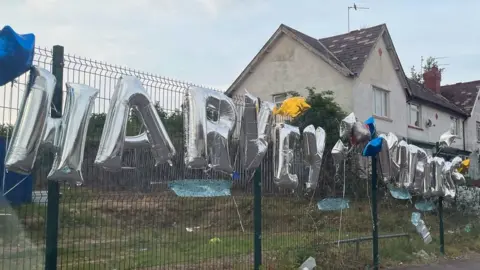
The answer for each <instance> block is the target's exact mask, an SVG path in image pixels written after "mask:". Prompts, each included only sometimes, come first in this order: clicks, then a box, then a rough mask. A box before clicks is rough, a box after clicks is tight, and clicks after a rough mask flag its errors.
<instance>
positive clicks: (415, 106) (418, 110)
mask: <svg viewBox="0 0 480 270" xmlns="http://www.w3.org/2000/svg"><path fill="white" fill-rule="evenodd" d="M413 111H415V112H416V114H417V120H416V122H417V123H415V122H414V123H412V112H413ZM408 125H409V126H412V127H418V128H421V127H422V107H421V106H420V105H419V104H416V103H409V104H408Z"/></svg>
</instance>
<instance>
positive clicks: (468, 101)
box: [440, 81, 480, 113]
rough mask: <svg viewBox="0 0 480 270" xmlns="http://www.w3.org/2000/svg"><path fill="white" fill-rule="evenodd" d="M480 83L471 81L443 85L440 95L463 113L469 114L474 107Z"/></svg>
mask: <svg viewBox="0 0 480 270" xmlns="http://www.w3.org/2000/svg"><path fill="white" fill-rule="evenodd" d="M478 87H480V81H471V82H464V83H456V84H450V85H444V86H442V87H441V88H440V91H441V92H442V95H443V96H444V97H445V98H447V99H448V100H450V102H452V103H454V104H455V105H457V106H458V107H461V108H463V110H464V111H466V112H468V113H471V112H472V109H473V106H474V105H475V99H476V98H477V94H478Z"/></svg>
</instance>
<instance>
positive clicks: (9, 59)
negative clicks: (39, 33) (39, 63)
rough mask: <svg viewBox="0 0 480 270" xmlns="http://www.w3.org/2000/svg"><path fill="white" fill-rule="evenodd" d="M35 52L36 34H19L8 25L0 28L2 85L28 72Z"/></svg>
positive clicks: (0, 74) (0, 82)
mask: <svg viewBox="0 0 480 270" xmlns="http://www.w3.org/2000/svg"><path fill="white" fill-rule="evenodd" d="M34 52H35V35H33V34H25V35H19V34H17V33H15V31H14V30H13V29H12V28H11V27H10V26H8V25H7V26H5V27H4V28H3V29H2V30H0V86H3V85H5V84H7V83H8V82H11V81H13V80H14V79H15V78H16V77H18V76H20V75H22V74H23V73H25V72H27V71H28V70H29V69H30V67H31V66H32V62H33V55H34Z"/></svg>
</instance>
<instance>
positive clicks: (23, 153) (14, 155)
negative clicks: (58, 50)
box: [5, 67, 56, 174]
mask: <svg viewBox="0 0 480 270" xmlns="http://www.w3.org/2000/svg"><path fill="white" fill-rule="evenodd" d="M55 84H56V80H55V77H54V76H53V74H51V73H50V72H48V71H47V70H45V69H43V68H37V67H33V68H32V69H31V70H30V78H29V83H28V85H27V90H26V91H25V94H24V96H23V100H22V105H21V106H20V112H19V115H18V118H17V121H16V123H15V128H14V129H13V134H12V139H11V141H10V145H9V147H8V151H7V153H6V158H5V167H6V168H7V169H8V170H11V171H13V172H16V173H20V174H29V173H30V172H31V170H32V169H33V165H34V163H35V159H36V157H37V153H38V149H39V148H40V145H41V144H42V139H43V136H44V135H43V133H44V130H45V126H46V124H47V122H48V119H49V118H50V110H51V109H50V108H51V107H50V104H51V103H52V97H53V91H54V90H55Z"/></svg>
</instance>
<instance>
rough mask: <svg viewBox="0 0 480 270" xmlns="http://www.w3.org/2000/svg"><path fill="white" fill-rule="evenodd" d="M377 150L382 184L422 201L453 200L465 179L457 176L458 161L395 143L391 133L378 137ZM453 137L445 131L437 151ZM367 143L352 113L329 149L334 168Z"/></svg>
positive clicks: (367, 133)
mask: <svg viewBox="0 0 480 270" xmlns="http://www.w3.org/2000/svg"><path fill="white" fill-rule="evenodd" d="M378 137H379V138H381V144H382V147H381V150H380V152H379V153H378V161H377V162H378V166H377V168H378V175H379V176H380V178H381V179H382V180H383V182H384V183H386V184H393V185H394V186H395V187H397V188H405V189H406V190H408V191H409V192H412V193H414V194H418V195H422V196H425V197H431V196H444V197H447V198H454V197H455V186H456V185H461V184H464V183H465V177H464V176H463V175H462V174H461V173H460V172H458V168H460V166H461V162H462V159H461V158H460V157H455V158H454V159H453V160H451V161H445V160H444V159H443V158H441V157H432V156H430V155H428V154H427V153H426V151H425V150H423V149H421V148H419V147H418V146H415V145H413V144H408V143H407V142H406V141H404V140H400V141H399V140H398V138H397V136H395V134H393V133H391V132H390V133H388V134H380V135H378ZM455 138H457V136H456V135H454V134H453V132H452V130H448V131H447V132H445V133H444V134H442V135H441V136H440V140H439V145H440V147H448V146H450V145H451V144H452V143H453V142H454V140H455ZM370 140H371V132H370V130H369V127H368V126H367V125H366V124H364V123H362V122H359V121H358V120H357V119H356V117H355V115H354V114H353V113H351V114H349V115H348V116H347V117H345V118H344V119H343V120H342V122H341V123H340V139H339V140H338V141H337V143H336V144H335V146H334V147H333V149H332V156H333V159H334V163H335V164H336V165H337V166H338V165H339V164H340V163H341V162H342V161H344V160H345V159H346V157H347V154H348V153H349V150H351V149H352V148H354V147H360V148H361V149H363V148H364V147H365V145H366V143H368V142H369V141H370Z"/></svg>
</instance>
